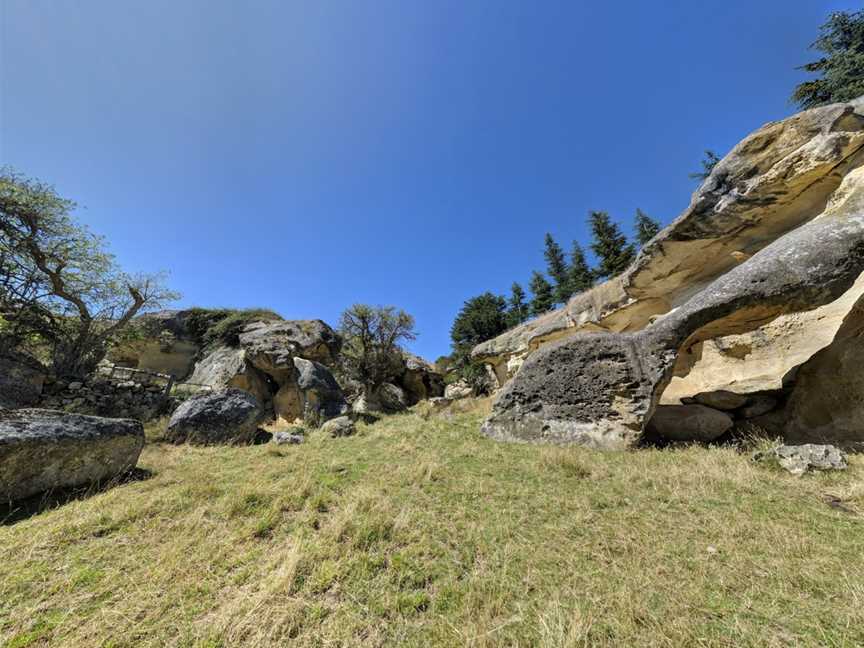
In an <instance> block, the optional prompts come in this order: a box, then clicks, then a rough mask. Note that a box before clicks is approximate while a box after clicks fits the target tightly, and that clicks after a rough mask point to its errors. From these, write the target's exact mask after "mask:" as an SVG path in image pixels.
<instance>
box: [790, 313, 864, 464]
mask: <svg viewBox="0 0 864 648" xmlns="http://www.w3.org/2000/svg"><path fill="white" fill-rule="evenodd" d="M862 340H864V297H862V298H861V299H859V301H858V302H857V303H856V304H855V306H854V307H853V308H852V309H851V310H850V312H849V314H848V315H847V316H846V318H845V319H844V321H843V324H842V325H841V326H840V328H839V329H838V331H837V334H836V335H835V337H834V340H833V341H832V342H831V344H830V345H828V346H827V347H826V348H824V349H822V350H821V351H819V352H818V353H816V354H815V355H814V356H813V357H812V358H811V359H810V360H808V361H807V362H806V363H804V365H802V366H801V367H800V368H799V369H798V371H797V373H796V376H795V385H794V388H793V390H792V394H791V395H790V397H789V402H788V405H787V407H786V411H785V415H786V425H785V430H784V437H785V438H786V440H787V441H789V442H790V443H805V442H811V443H822V444H824V443H830V444H834V445H839V446H842V447H848V448H852V449H855V450H864V343H862Z"/></svg>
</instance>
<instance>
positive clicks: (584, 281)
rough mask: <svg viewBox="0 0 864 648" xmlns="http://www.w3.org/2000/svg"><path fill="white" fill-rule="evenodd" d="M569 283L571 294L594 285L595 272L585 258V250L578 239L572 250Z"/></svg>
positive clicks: (574, 242)
mask: <svg viewBox="0 0 864 648" xmlns="http://www.w3.org/2000/svg"><path fill="white" fill-rule="evenodd" d="M568 274H569V283H570V293H571V295H576V294H578V293H581V292H584V291H586V290H588V289H589V288H590V287H591V286H592V285H594V274H593V273H592V272H591V268H589V267H588V262H587V261H586V260H585V252H584V251H583V250H582V246H581V245H579V242H578V241H573V249H572V250H571V252H570V270H569V273H568Z"/></svg>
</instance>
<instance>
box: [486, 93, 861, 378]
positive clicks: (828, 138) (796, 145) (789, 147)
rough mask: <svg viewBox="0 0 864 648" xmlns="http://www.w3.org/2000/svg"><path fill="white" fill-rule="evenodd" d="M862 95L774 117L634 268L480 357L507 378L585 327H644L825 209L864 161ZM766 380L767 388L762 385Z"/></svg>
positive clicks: (502, 340) (488, 347) (747, 140)
mask: <svg viewBox="0 0 864 648" xmlns="http://www.w3.org/2000/svg"><path fill="white" fill-rule="evenodd" d="M862 105H864V99H858V100H856V101H854V102H850V103H847V104H834V105H831V106H825V107H822V108H816V109H813V110H808V111H804V112H802V113H799V114H797V115H794V116H792V117H790V118H788V119H785V120H783V121H779V122H772V123H769V124H766V125H765V126H763V127H762V128H761V129H759V130H757V131H756V132H754V133H753V134H751V135H750V136H748V137H747V138H745V139H744V140H743V141H742V142H741V143H740V144H738V145H737V146H736V147H735V148H734V149H733V150H732V151H731V152H730V153H729V155H727V156H726V157H725V158H724V159H723V160H722V161H721V162H720V163H719V164H717V166H716V167H715V168H714V170H713V171H712V173H711V175H710V176H709V178H708V179H707V180H706V181H705V182H704V183H703V184H702V186H701V187H700V188H699V189H698V191H697V192H696V193H695V194H694V196H693V199H692V201H691V203H690V206H689V207H688V208H687V210H685V211H684V213H683V214H681V216H679V217H678V218H677V219H676V220H675V221H674V222H673V223H672V224H671V225H670V226H669V227H667V228H665V229H664V230H663V231H662V232H661V233H660V234H659V235H658V236H657V237H655V238H654V240H653V241H651V242H650V243H649V244H648V245H646V246H645V248H644V249H643V250H642V252H641V253H640V255H639V257H638V259H637V260H636V262H635V263H634V265H633V266H632V267H631V268H630V269H629V270H628V271H627V272H625V273H624V274H623V275H621V276H620V277H617V278H615V279H613V280H612V281H608V282H606V283H603V284H600V285H598V286H596V287H594V288H593V289H591V290H589V291H587V292H586V293H582V294H580V295H576V296H574V297H573V298H572V299H571V300H570V302H569V303H568V304H567V305H566V306H565V307H563V308H561V309H558V310H556V311H553V312H551V313H547V314H546V315H543V316H541V317H539V318H537V319H535V320H532V321H530V322H527V323H526V324H524V325H522V326H519V327H517V328H515V329H512V330H511V331H508V332H506V333H504V334H503V335H501V336H499V337H497V338H495V339H493V340H490V341H489V342H486V343H484V344H481V345H479V346H478V347H477V348H476V349H475V350H474V352H473V355H474V357H475V358H478V359H482V360H483V361H484V362H487V363H488V364H489V365H490V366H492V367H493V368H494V370H495V372H496V375H497V377H498V380H499V382H500V384H502V385H503V384H504V382H506V381H507V380H508V379H509V378H510V377H512V376H513V375H514V374H515V372H516V371H517V370H518V369H519V367H520V366H521V364H522V362H523V361H524V359H525V358H526V357H528V356H529V354H531V353H533V352H534V351H536V350H537V349H538V348H540V347H541V346H543V345H545V344H548V343H551V342H554V341H556V340H560V339H562V338H566V337H569V336H572V335H574V334H576V333H586V332H592V331H611V332H619V331H635V330H640V329H642V328H644V327H645V326H646V325H647V324H648V323H649V322H650V321H652V320H653V319H654V318H655V317H656V316H658V315H662V314H665V313H668V312H669V311H670V310H672V309H674V308H676V307H678V306H681V305H682V304H683V303H685V302H686V301H687V300H688V299H690V298H691V297H692V296H693V295H695V294H696V293H698V292H699V291H700V290H702V289H703V288H704V287H705V286H707V285H708V284H709V283H711V282H712V281H713V280H715V279H717V278H718V277H720V276H722V275H723V274H725V273H726V272H728V271H729V270H731V269H732V268H733V267H735V266H736V265H737V264H739V263H741V262H742V261H743V260H746V259H747V258H749V257H750V256H752V255H753V254H754V253H756V252H758V251H759V250H761V249H762V248H764V247H765V246H766V245H768V244H769V243H771V242H772V241H773V240H775V239H777V238H779V237H780V236H782V235H783V234H785V233H787V232H789V231H791V230H793V229H795V228H796V227H798V226H800V225H802V224H803V223H806V222H807V221H809V220H811V219H812V218H814V217H815V216H817V215H818V214H819V213H820V212H822V210H823V208H824V206H825V203H826V201H827V200H828V198H829V197H830V196H831V194H832V193H833V192H834V191H835V190H836V189H837V188H838V187H839V185H840V183H841V181H842V180H843V177H844V175H845V174H846V173H848V171H849V170H850V169H851V168H854V167H855V166H857V164H859V163H860V160H857V159H856V154H857V153H858V152H859V151H860V150H861V148H862V146H864V118H862V115H861V113H862V110H861V106H862ZM714 389H716V388H715V387H714V386H708V387H707V388H706V389H701V390H699V391H713V390H714ZM761 389H766V388H765V387H764V386H760V387H758V388H756V389H754V390H753V391H758V390H761ZM693 393H695V392H693Z"/></svg>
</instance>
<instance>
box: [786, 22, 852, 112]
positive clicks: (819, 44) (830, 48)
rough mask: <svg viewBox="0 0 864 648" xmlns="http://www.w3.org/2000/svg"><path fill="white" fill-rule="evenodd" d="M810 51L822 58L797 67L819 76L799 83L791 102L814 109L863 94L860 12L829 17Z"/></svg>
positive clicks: (849, 99)
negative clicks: (820, 54)
mask: <svg viewBox="0 0 864 648" xmlns="http://www.w3.org/2000/svg"><path fill="white" fill-rule="evenodd" d="M820 29H821V33H820V35H819V38H818V39H816V42H815V43H813V44H812V45H811V46H810V49H813V50H816V51H818V52H822V54H823V56H822V57H821V58H819V59H818V60H816V61H813V62H812V63H807V64H806V65H803V66H801V67H800V68H798V69H799V70H804V71H805V72H812V73H814V74H817V75H819V78H818V79H811V80H809V81H805V82H804V83H800V84H798V85H797V86H796V87H795V91H794V92H793V93H792V101H794V102H796V103H797V104H798V105H799V106H801V108H814V107H816V106H824V105H825V104H830V103H836V102H839V101H851V100H852V99H855V98H856V97H860V96H861V95H862V94H864V11H855V12H852V13H848V12H845V11H839V12H836V13H833V14H831V15H830V16H829V17H828V21H827V22H826V23H825V24H824V25H822V27H821V28H820Z"/></svg>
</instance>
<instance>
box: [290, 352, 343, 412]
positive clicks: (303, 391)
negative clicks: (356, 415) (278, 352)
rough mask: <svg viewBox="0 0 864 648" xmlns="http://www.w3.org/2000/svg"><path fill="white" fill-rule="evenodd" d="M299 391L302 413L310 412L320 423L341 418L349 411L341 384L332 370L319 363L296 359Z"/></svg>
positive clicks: (295, 366)
mask: <svg viewBox="0 0 864 648" xmlns="http://www.w3.org/2000/svg"><path fill="white" fill-rule="evenodd" d="M294 368H295V370H296V372H297V374H296V376H297V377H296V384H297V389H298V391H299V393H300V399H301V410H300V411H301V412H302V413H303V414H304V415H305V414H307V413H309V412H312V413H314V416H315V418H316V419H317V420H319V421H325V420H327V419H330V418H333V417H335V416H341V415H342V414H345V413H346V412H347V411H348V403H347V402H346V400H345V396H344V394H343V393H342V389H341V388H340V387H339V383H338V382H336V379H335V378H334V377H333V374H332V373H330V370H329V369H328V368H327V367H325V366H324V365H323V364H321V363H319V362H313V361H312V360H307V359H305V358H294Z"/></svg>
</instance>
